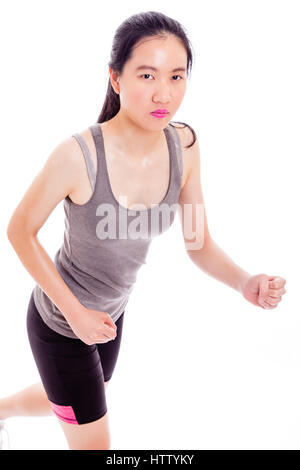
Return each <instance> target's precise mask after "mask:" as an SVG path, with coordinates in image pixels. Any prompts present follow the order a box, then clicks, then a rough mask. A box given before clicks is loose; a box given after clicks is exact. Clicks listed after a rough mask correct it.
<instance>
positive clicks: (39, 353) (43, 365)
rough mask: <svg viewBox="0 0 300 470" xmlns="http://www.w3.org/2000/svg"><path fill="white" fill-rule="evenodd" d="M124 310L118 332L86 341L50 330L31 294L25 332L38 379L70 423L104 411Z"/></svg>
mask: <svg viewBox="0 0 300 470" xmlns="http://www.w3.org/2000/svg"><path fill="white" fill-rule="evenodd" d="M123 318H124V311H123V312H122V314H121V316H120V317H119V318H118V320H117V321H116V322H115V324H116V326H117V336H116V338H115V339H114V340H111V341H108V342H107V343H98V344H93V345H87V344H85V343H84V342H83V341H81V339H79V338H69V337H67V336H64V335H61V334H59V333H57V332H56V331H54V330H52V329H51V328H50V327H49V326H48V325H46V323H45V322H44V320H43V319H42V317H41V316H40V314H39V312H38V310H37V308H36V305H35V302H34V298H33V293H32V294H31V297H30V301H29V305H28V310H27V333H28V338H29V343H30V347H31V350H32V353H33V357H34V360H35V363H36V365H37V368H38V371H39V375H40V377H41V381H42V383H43V386H44V388H45V391H46V394H47V397H48V399H49V401H50V405H51V407H52V410H53V411H54V413H55V415H56V416H57V417H58V418H59V419H61V420H62V421H65V422H67V423H71V424H85V423H89V422H92V421H95V420H97V419H99V418H102V416H104V415H105V414H106V412H107V404H106V397H105V386H104V382H107V381H108V380H109V379H110V378H111V376H112V374H113V370H114V368H115V365H116V362H117V358H118V354H119V349H120V343H121V336H122V325H123Z"/></svg>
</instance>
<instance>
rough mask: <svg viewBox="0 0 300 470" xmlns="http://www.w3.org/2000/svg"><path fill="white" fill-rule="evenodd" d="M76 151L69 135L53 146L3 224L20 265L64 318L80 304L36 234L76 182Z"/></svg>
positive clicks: (79, 164)
mask: <svg viewBox="0 0 300 470" xmlns="http://www.w3.org/2000/svg"><path fill="white" fill-rule="evenodd" d="M80 152H81V151H80V149H79V146H78V145H77V143H76V141H75V139H74V138H72V137H70V138H68V139H66V140H65V141H63V142H62V143H60V144H59V145H58V146H57V147H56V148H55V149H54V151H53V152H52V153H51V154H50V156H49V157H48V159H47V161H46V162H45V164H44V166H43V168H42V169H41V171H40V172H39V173H38V174H37V176H36V177H35V179H34V180H33V182H32V184H31V185H30V187H29V188H28V190H27V191H26V193H25V195H24V196H23V199H22V200H21V202H20V203H19V204H18V206H17V207H16V209H15V211H14V212H13V215H12V217H11V219H10V221H9V224H8V227H7V236H8V239H9V241H10V243H11V244H12V246H13V248H14V250H15V252H16V253H17V255H18V257H19V259H20V260H21V262H22V264H23V265H24V267H25V268H26V269H27V271H28V272H29V274H30V275H31V276H32V277H33V278H34V279H35V281H36V282H37V283H38V284H39V285H40V287H41V288H42V289H43V291H44V292H45V293H46V294H47V295H48V297H49V298H50V299H51V300H52V302H54V304H55V305H56V306H57V308H58V309H59V310H60V311H61V312H62V314H63V315H64V316H65V317H66V319H68V318H70V316H71V315H74V314H76V313H77V312H79V310H80V309H82V308H84V307H83V305H82V304H80V302H79V301H78V299H77V298H76V297H75V296H74V294H73V293H72V291H71V290H70V289H69V287H68V286H67V284H66V283H65V282H64V280H63V278H62V277H61V275H60V274H59V272H58V270H57V269H56V266H55V264H54V262H53V261H52V260H51V258H50V257H49V255H48V254H47V252H46V251H45V250H44V248H43V247H42V245H41V244H40V242H39V240H38V237H37V235H38V231H39V230H40V228H41V227H42V226H43V224H44V223H45V222H46V220H47V218H48V217H49V215H50V213H51V212H52V211H53V209H54V208H55V207H56V206H57V204H58V203H59V202H60V201H61V200H63V199H64V198H65V197H66V196H67V195H69V194H70V193H71V192H72V191H73V190H74V188H75V187H76V185H77V184H78V182H79V178H80V171H81V170H82V158H83V157H82V155H81V153H80ZM81 174H82V173H81Z"/></svg>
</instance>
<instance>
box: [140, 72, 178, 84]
mask: <svg viewBox="0 0 300 470" xmlns="http://www.w3.org/2000/svg"><path fill="white" fill-rule="evenodd" d="M146 75H147V76H149V77H153V75H151V74H150V73H143V75H141V77H145V76H146ZM173 77H180V79H182V77H181V75H173ZM174 81H175V82H178V80H174Z"/></svg>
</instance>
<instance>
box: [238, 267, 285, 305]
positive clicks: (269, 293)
mask: <svg viewBox="0 0 300 470" xmlns="http://www.w3.org/2000/svg"><path fill="white" fill-rule="evenodd" d="M285 283H286V280H285V279H283V278H282V277H279V276H268V275H267V274H257V275H255V276H250V277H249V278H248V279H247V280H246V281H244V283H243V285H242V287H241V292H242V294H243V296H244V297H245V299H247V300H248V301H249V302H251V303H252V304H254V305H257V306H259V307H262V308H266V309H272V308H275V307H277V305H278V304H279V302H280V301H281V296H282V295H283V294H285V293H286V290H285V288H284V285H285Z"/></svg>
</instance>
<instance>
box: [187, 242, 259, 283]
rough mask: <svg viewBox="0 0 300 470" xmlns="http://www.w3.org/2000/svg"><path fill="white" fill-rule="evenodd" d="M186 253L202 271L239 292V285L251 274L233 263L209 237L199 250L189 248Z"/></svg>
mask: <svg viewBox="0 0 300 470" xmlns="http://www.w3.org/2000/svg"><path fill="white" fill-rule="evenodd" d="M188 255H189V257H190V258H191V260H192V261H193V263H195V264H196V265H197V266H198V267H199V268H200V269H202V271H204V272H205V273H207V274H209V275H210V276H212V277H214V278H215V279H217V280H219V281H221V282H223V283H224V284H227V285H228V286H230V287H231V288H232V289H235V290H237V291H238V292H241V286H242V284H243V282H245V281H246V280H247V279H248V278H249V277H250V276H251V274H249V273H248V272H246V271H244V270H243V269H242V268H240V267H239V266H238V265H237V264H235V263H234V262H233V261H232V260H231V259H230V258H229V256H227V254H226V253H225V252H224V251H223V250H222V249H221V248H220V247H219V246H218V245H217V244H216V243H215V241H214V240H212V239H211V238H210V239H209V240H208V241H207V242H205V245H204V247H203V248H202V249H201V250H190V251H188Z"/></svg>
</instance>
